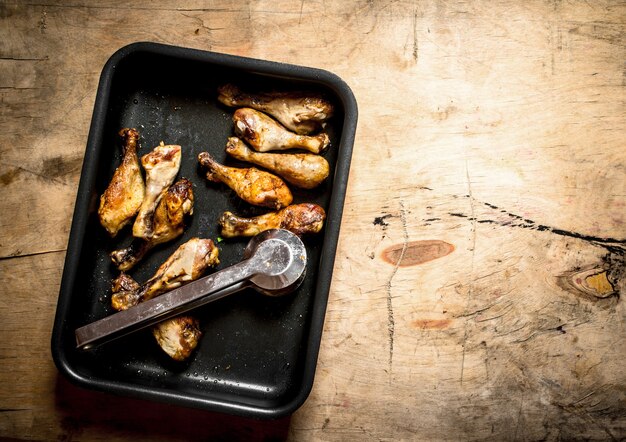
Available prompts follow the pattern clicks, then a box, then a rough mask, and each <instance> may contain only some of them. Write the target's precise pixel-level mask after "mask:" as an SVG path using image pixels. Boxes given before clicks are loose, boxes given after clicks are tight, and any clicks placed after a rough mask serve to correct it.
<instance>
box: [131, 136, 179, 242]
mask: <svg viewBox="0 0 626 442" xmlns="http://www.w3.org/2000/svg"><path fill="white" fill-rule="evenodd" d="M180 158H181V147H180V146H176V145H171V146H165V145H164V144H163V142H161V144H160V145H159V146H157V147H155V148H154V150H152V152H150V153H148V154H146V155H144V156H143V157H141V164H142V165H143V168H144V169H145V171H146V195H145V198H144V199H143V202H142V203H141V207H140V209H139V213H138V214H137V218H135V223H134V224H133V236H134V237H136V238H143V239H146V240H149V239H150V238H152V236H153V235H154V211H155V210H156V208H157V206H158V205H159V202H160V201H161V198H162V197H163V196H164V194H165V192H164V190H165V189H167V188H168V187H169V186H170V185H171V184H172V183H173V182H174V178H175V177H176V174H177V173H178V170H179V169H180Z"/></svg>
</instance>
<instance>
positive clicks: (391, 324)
mask: <svg viewBox="0 0 626 442" xmlns="http://www.w3.org/2000/svg"><path fill="white" fill-rule="evenodd" d="M400 222H401V223H402V232H403V236H404V238H403V244H402V250H401V251H400V256H399V257H398V260H397V261H396V264H395V265H394V267H393V270H392V271H391V275H389V279H388V280H387V332H388V334H389V360H388V364H389V373H391V367H392V365H393V341H394V336H395V328H396V322H395V319H394V314H393V302H392V296H391V287H392V282H393V279H394V277H395V276H396V273H397V272H398V268H399V267H400V263H401V262H402V259H403V258H404V254H405V253H406V249H407V246H408V243H409V232H408V229H407V224H406V211H405V209H404V203H403V202H402V201H400Z"/></svg>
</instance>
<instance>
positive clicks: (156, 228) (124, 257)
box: [110, 178, 194, 271]
mask: <svg viewBox="0 0 626 442" xmlns="http://www.w3.org/2000/svg"><path fill="white" fill-rule="evenodd" d="M193 202H194V198H193V185H192V184H191V181H189V180H188V179H186V178H182V179H180V180H178V181H177V182H176V183H174V184H173V185H171V186H170V187H169V188H168V189H167V191H166V192H165V196H164V197H163V198H161V201H159V204H158V206H157V208H156V210H155V211H154V217H153V220H152V225H153V234H152V236H151V237H150V238H149V239H147V240H146V239H143V238H135V239H134V240H133V242H132V243H131V244H130V246H129V247H126V248H125V249H121V250H115V251H113V252H112V253H111V255H110V256H111V260H112V261H113V263H114V264H115V265H116V266H117V268H118V269H119V270H122V271H128V270H130V269H131V268H132V267H133V266H134V265H135V264H137V263H138V262H139V261H140V260H141V259H142V258H143V257H144V256H145V254H146V253H147V252H148V251H149V250H150V249H151V248H152V247H154V246H156V245H157V244H162V243H164V242H168V241H171V240H173V239H175V238H178V237H179V236H180V235H182V234H183V231H184V229H185V220H186V218H187V215H191V214H192V213H193Z"/></svg>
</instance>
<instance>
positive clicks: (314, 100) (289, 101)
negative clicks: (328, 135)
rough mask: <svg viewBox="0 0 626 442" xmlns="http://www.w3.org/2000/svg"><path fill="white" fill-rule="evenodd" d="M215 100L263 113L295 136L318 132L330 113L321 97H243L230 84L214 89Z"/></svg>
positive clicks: (329, 106) (282, 94) (300, 94)
mask: <svg viewBox="0 0 626 442" xmlns="http://www.w3.org/2000/svg"><path fill="white" fill-rule="evenodd" d="M217 98H218V100H219V101H221V102H222V103H223V104H225V105H226V106H230V107H251V108H253V109H256V110H259V111H262V112H265V113H268V114H270V115H271V116H273V117H274V118H276V119H277V120H278V121H280V122H281V123H282V124H283V125H284V126H285V127H286V128H288V129H290V130H292V131H294V132H296V133H298V134H310V133H313V132H315V131H317V130H319V129H320V128H321V126H322V124H323V123H324V122H325V121H326V120H327V119H329V118H330V117H331V116H332V114H333V106H332V104H331V103H330V102H329V101H328V100H326V99H324V98H323V97H322V96H321V95H319V94H315V93H305V92H274V93H259V94H247V93H245V92H242V91H241V90H240V89H239V88H238V87H237V86H235V85H233V84H225V85H223V86H221V87H219V88H218V97H217Z"/></svg>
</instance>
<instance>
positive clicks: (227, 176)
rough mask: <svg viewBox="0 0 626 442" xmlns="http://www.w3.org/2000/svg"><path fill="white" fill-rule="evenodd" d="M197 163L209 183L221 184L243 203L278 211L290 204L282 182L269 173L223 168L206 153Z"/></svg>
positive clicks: (287, 192)
mask: <svg viewBox="0 0 626 442" xmlns="http://www.w3.org/2000/svg"><path fill="white" fill-rule="evenodd" d="M198 161H199V162H200V164H201V165H202V166H203V167H204V168H206V169H207V174H206V177H207V179H208V180H209V181H214V182H223V183H224V184H226V185H227V186H228V187H230V188H231V189H232V190H234V191H235V193H236V194H237V195H238V196H239V197H240V198H241V199H243V200H244V201H246V202H248V203H250V204H253V205H255V206H263V207H271V208H272V209H275V210H278V209H281V208H283V207H286V206H288V205H289V204H291V201H292V200H293V196H292V194H291V191H290V190H289V187H287V184H285V182H284V181H283V180H281V179H280V178H279V177H277V176H276V175H272V174H271V173H269V172H264V171H262V170H259V169H256V168H254V167H251V168H238V167H228V166H224V165H222V164H220V163H218V162H217V161H215V160H214V159H213V157H212V156H211V155H210V154H209V153H208V152H201V153H200V154H199V155H198Z"/></svg>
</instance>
